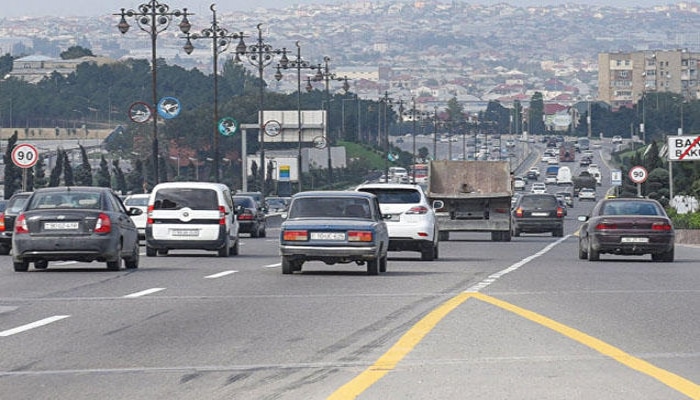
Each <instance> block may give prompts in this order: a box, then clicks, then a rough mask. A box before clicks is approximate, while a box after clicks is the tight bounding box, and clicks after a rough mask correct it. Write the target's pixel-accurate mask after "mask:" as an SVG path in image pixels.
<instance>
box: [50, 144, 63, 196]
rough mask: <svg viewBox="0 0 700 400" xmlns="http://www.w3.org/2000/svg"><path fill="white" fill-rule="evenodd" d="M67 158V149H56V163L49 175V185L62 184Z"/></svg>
mask: <svg viewBox="0 0 700 400" xmlns="http://www.w3.org/2000/svg"><path fill="white" fill-rule="evenodd" d="M64 159H65V151H63V149H58V150H56V165H54V166H53V168H52V169H51V174H50V175H49V187H56V186H59V185H60V184H61V173H62V172H63V161H64Z"/></svg>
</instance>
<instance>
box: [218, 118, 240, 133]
mask: <svg viewBox="0 0 700 400" xmlns="http://www.w3.org/2000/svg"><path fill="white" fill-rule="evenodd" d="M218 125H219V133H221V134H222V135H224V136H231V135H234V134H235V133H236V132H238V126H239V125H238V121H236V120H235V119H233V118H231V117H224V118H221V119H220V120H219V124H218Z"/></svg>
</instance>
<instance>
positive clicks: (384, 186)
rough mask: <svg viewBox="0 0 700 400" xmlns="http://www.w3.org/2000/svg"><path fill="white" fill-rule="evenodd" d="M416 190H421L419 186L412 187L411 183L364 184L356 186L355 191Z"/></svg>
mask: <svg viewBox="0 0 700 400" xmlns="http://www.w3.org/2000/svg"><path fill="white" fill-rule="evenodd" d="M365 188H370V189H416V190H422V188H421V187H420V185H414V184H412V183H365V184H362V185H360V186H358V187H357V188H356V189H355V190H360V189H365Z"/></svg>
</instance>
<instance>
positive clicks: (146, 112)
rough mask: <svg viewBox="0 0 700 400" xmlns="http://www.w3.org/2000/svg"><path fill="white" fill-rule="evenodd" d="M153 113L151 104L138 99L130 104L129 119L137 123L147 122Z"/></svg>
mask: <svg viewBox="0 0 700 400" xmlns="http://www.w3.org/2000/svg"><path fill="white" fill-rule="evenodd" d="M152 115H153V111H152V110H151V106H149V105H148V104H146V103H144V102H142V101H137V102H136V103H133V104H132V105H131V106H129V119H130V120H132V121H134V122H136V123H137V124H141V123H144V122H147V121H148V120H149V119H151V116H152Z"/></svg>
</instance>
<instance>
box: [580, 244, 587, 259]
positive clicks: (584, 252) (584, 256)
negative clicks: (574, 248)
mask: <svg viewBox="0 0 700 400" xmlns="http://www.w3.org/2000/svg"><path fill="white" fill-rule="evenodd" d="M578 258H579V260H585V259H587V258H588V252H587V251H586V250H584V249H583V243H582V242H581V241H580V240H579V241H578Z"/></svg>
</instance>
